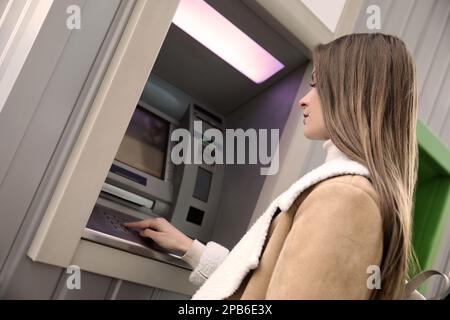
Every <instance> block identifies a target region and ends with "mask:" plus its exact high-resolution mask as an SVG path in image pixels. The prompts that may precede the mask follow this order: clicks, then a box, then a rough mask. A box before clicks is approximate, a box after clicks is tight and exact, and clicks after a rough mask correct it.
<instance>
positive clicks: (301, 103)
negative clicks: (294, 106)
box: [298, 98, 308, 109]
mask: <svg viewBox="0 0 450 320" xmlns="http://www.w3.org/2000/svg"><path fill="white" fill-rule="evenodd" d="M298 104H299V106H300V109H305V108H306V107H307V105H308V104H307V103H306V101H305V98H302V99H301V100H300V101H299V102H298Z"/></svg>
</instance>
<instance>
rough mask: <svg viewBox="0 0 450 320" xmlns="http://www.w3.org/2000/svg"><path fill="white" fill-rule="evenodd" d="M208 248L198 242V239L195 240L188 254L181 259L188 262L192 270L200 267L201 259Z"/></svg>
mask: <svg viewBox="0 0 450 320" xmlns="http://www.w3.org/2000/svg"><path fill="white" fill-rule="evenodd" d="M205 249H206V246H205V245H204V244H203V243H201V242H200V241H198V240H197V239H194V241H193V242H192V244H191V246H190V247H189V249H188V250H187V251H186V253H185V254H184V255H183V256H182V257H181V259H183V260H184V261H186V262H187V263H188V264H189V265H190V266H191V267H192V268H195V267H197V266H198V264H199V262H200V258H201V256H202V254H203V252H205Z"/></svg>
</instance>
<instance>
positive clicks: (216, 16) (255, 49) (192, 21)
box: [173, 0, 284, 83]
mask: <svg viewBox="0 0 450 320" xmlns="http://www.w3.org/2000/svg"><path fill="white" fill-rule="evenodd" d="M173 23H174V24H175V25H177V26H178V27H179V28H180V29H182V30H183V31H184V32H186V33H187V34H189V35H190V36H191V37H193V38H194V39H196V40H197V41H198V42H200V43H201V44H203V45H204V46H205V47H207V48H208V49H209V50H211V51H212V52H214V53H215V54H216V55H218V56H219V57H220V58H222V59H223V60H225V61H226V62H228V63H229V64H230V65H231V66H233V67H234V68H235V69H237V70H238V71H239V72H241V73H242V74H244V75H245V76H246V77H248V78H249V79H251V80H252V81H253V82H255V83H262V82H264V81H265V80H267V79H268V78H270V77H271V76H273V75H274V74H275V73H277V72H278V71H280V70H281V69H283V68H284V65H283V64H282V63H281V62H280V61H278V60H277V59H275V58H274V57H273V56H272V55H271V54H270V53H269V52H267V51H266V50H265V49H264V48H263V47H261V46H260V45H259V44H257V43H256V42H255V41H253V40H252V39H251V38H250V37H249V36H247V35H246V34H245V33H243V32H242V31H241V30H240V29H239V28H237V27H236V26H235V25H234V24H232V23H231V22H230V21H229V20H227V19H226V18H225V17H224V16H222V15H221V14H220V13H219V12H217V11H216V10H215V9H214V8H212V7H211V6H210V5H209V4H207V3H206V2H205V1H203V0H181V1H180V4H179V6H178V9H177V12H176V14H175V17H174V19H173Z"/></svg>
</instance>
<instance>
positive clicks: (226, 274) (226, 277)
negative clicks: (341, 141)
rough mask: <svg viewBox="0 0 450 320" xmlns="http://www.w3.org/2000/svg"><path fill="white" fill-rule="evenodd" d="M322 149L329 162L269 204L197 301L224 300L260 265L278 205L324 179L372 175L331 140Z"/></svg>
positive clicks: (200, 291)
mask: <svg viewBox="0 0 450 320" xmlns="http://www.w3.org/2000/svg"><path fill="white" fill-rule="evenodd" d="M322 148H323V149H324V150H325V151H326V158H325V162H324V163H323V164H322V165H321V166H319V167H317V168H315V169H313V170H311V171H310V172H308V173H307V174H305V175H304V176H303V177H302V178H300V179H299V180H297V181H296V182H295V183H294V184H292V185H291V187H290V188H289V189H288V190H286V191H285V192H283V193H282V194H281V195H279V196H278V197H277V198H276V199H275V200H274V201H273V202H272V203H271V204H270V205H269V207H268V208H267V209H266V211H265V212H264V213H263V214H262V215H261V216H260V217H259V218H258V220H256V221H255V223H254V224H253V225H252V226H251V228H250V229H249V230H247V232H246V233H245V235H244V236H243V237H242V238H241V240H240V241H239V242H238V243H237V244H236V246H235V247H234V248H233V249H232V250H231V251H230V253H229V254H228V256H227V257H226V259H225V260H224V261H223V262H222V264H221V265H220V266H219V267H218V268H217V269H216V271H215V272H214V273H213V274H212V275H211V276H210V277H209V279H207V280H206V281H205V283H204V284H203V285H202V286H201V287H200V288H199V289H198V290H197V292H196V293H195V294H194V295H193V296H192V299H193V300H222V299H225V298H227V297H229V296H230V295H232V294H233V293H234V292H235V291H236V290H237V289H238V288H239V286H240V284H241V282H242V281H243V279H244V277H245V276H246V275H247V273H248V272H249V271H250V270H252V269H255V268H256V267H257V266H258V264H259V257H260V255H261V252H262V249H263V246H264V243H265V240H266V236H267V232H268V230H269V227H270V224H271V222H272V218H273V216H274V214H275V212H276V211H277V208H280V209H281V211H286V210H288V209H289V208H290V206H291V205H292V204H293V202H294V201H295V199H297V197H298V196H299V195H300V193H301V192H303V191H304V190H305V189H307V188H308V187H310V186H312V185H314V184H316V183H318V182H320V181H322V180H325V179H328V178H331V177H334V176H339V175H345V174H355V175H362V176H365V177H370V176H369V171H368V170H367V168H366V167H365V166H363V165H361V164H359V163H357V162H355V161H352V160H350V159H349V158H348V157H347V156H346V155H345V154H344V153H342V152H341V151H340V150H339V149H338V148H337V147H336V146H335V145H334V143H333V142H332V141H331V140H326V141H325V142H324V143H323V145H322Z"/></svg>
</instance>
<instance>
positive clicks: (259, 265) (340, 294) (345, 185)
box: [183, 140, 383, 299]
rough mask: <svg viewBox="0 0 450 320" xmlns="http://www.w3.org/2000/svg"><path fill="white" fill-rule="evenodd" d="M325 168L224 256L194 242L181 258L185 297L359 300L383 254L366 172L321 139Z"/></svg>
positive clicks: (310, 176) (219, 250)
mask: <svg viewBox="0 0 450 320" xmlns="http://www.w3.org/2000/svg"><path fill="white" fill-rule="evenodd" d="M323 149H325V151H326V159H325V163H324V164H322V165H321V166H319V167H318V168H316V169H314V170H312V171H310V172H308V173H307V174H306V175H304V176H303V177H302V178H301V179H299V180H298V181H297V182H296V183H294V184H293V185H292V186H291V187H290V188H289V189H288V190H287V191H286V192H284V193H283V194H281V195H280V196H279V197H278V198H276V199H275V200H274V201H273V202H272V203H271V205H270V206H269V207H268V208H267V210H266V211H265V212H264V213H263V214H262V215H261V216H260V217H259V219H258V220H257V221H256V222H255V223H254V224H253V225H252V226H251V227H250V228H249V230H248V231H247V232H246V234H245V235H244V236H243V237H242V238H241V240H240V241H239V242H238V243H237V244H236V246H235V247H234V248H233V249H232V250H231V251H228V249H227V248H225V247H223V246H221V245H219V244H217V243H215V242H213V241H210V242H208V243H207V244H206V246H205V245H203V244H201V243H200V242H199V241H197V240H195V241H194V243H193V245H192V246H191V248H190V249H189V250H188V251H187V253H186V254H185V255H184V256H183V259H184V260H186V261H187V262H189V263H190V264H191V265H192V266H193V267H194V271H193V272H192V273H191V275H190V280H191V281H192V282H194V283H196V284H198V285H199V286H200V288H199V289H198V291H197V292H196V293H195V294H194V295H193V297H192V299H367V298H369V296H370V294H371V289H369V288H368V285H367V283H368V278H369V276H370V275H371V274H372V272H371V271H370V270H372V269H370V268H371V266H379V265H380V262H381V258H382V253H383V252H382V250H383V232H382V219H381V216H380V210H379V204H378V197H377V193H376V191H375V190H374V188H373V186H372V184H371V182H370V176H369V172H368V170H367V168H365V167H364V166H362V165H361V164H359V163H356V162H354V161H351V160H350V159H348V158H347V157H346V156H345V155H344V154H343V153H342V152H341V151H340V150H338V149H337V148H336V146H335V145H334V144H333V143H332V142H331V140H327V141H326V142H325V143H324V144H323Z"/></svg>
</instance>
